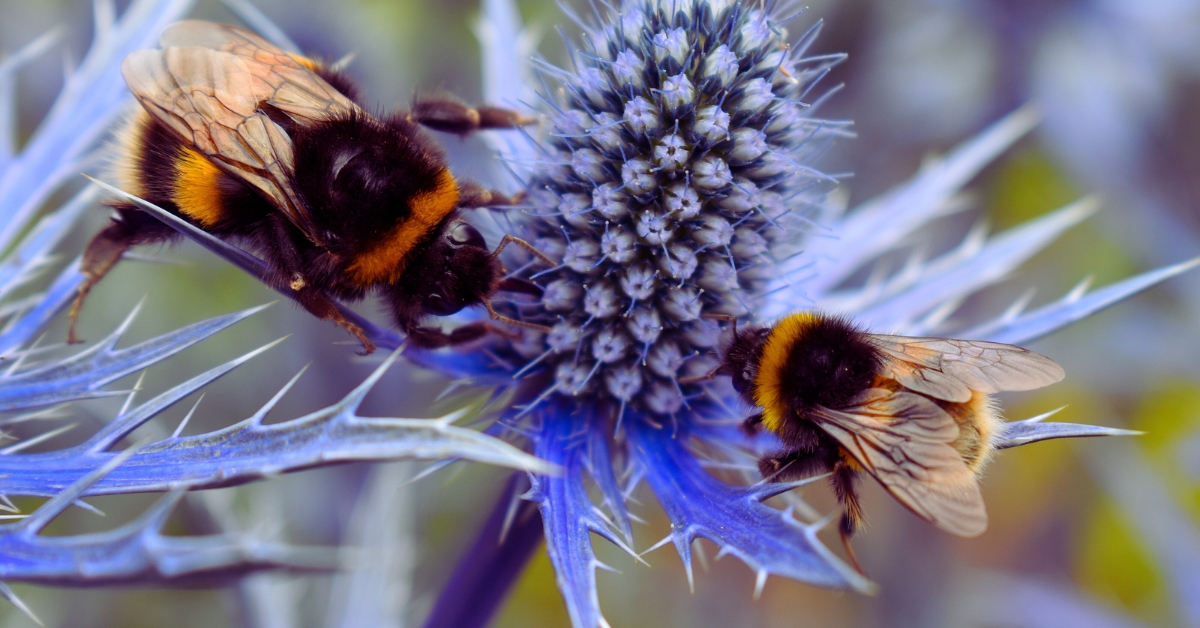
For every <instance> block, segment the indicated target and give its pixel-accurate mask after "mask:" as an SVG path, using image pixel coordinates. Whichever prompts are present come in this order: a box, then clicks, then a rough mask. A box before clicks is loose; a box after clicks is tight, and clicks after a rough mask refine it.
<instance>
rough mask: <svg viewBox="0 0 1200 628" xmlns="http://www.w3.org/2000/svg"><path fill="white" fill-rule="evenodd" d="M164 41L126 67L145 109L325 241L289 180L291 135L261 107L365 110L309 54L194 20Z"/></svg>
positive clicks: (316, 115)
mask: <svg viewBox="0 0 1200 628" xmlns="http://www.w3.org/2000/svg"><path fill="white" fill-rule="evenodd" d="M161 42H162V49H161V50H139V51H137V52H134V53H132V54H130V55H129V56H128V57H126V58H125V62H124V63H123V64H122V66H121V71H122V73H123V74H124V75H125V81H126V83H128V84H129V89H130V90H131V91H132V92H133V94H134V96H135V97H137V99H138V101H139V102H140V103H141V105H142V107H143V108H144V109H145V110H146V111H147V112H149V113H150V115H152V116H154V118H156V119H157V120H158V121H160V122H162V123H163V124H164V125H166V127H167V128H169V129H171V131H172V132H174V133H175V134H176V135H178V136H179V138H180V139H181V140H183V141H184V142H185V143H187V144H190V145H192V146H194V147H195V149H196V150H198V151H200V152H201V153H203V154H204V155H205V156H207V157H208V158H209V159H211V160H212V162H213V163H215V164H217V165H218V166H220V167H221V168H223V169H225V170H226V171H227V172H229V173H230V174H232V175H234V176H236V177H238V178H239V179H241V180H243V181H245V182H246V183H248V184H250V185H252V186H254V187H255V188H257V189H258V191H260V192H262V193H263V194H265V195H266V196H267V198H269V199H271V200H272V201H273V202H274V205H275V206H276V207H279V208H282V209H283V210H284V212H285V213H286V214H287V217H288V218H289V219H290V220H291V222H292V223H293V224H295V225H296V227H298V228H299V229H300V230H301V231H302V232H303V233H304V234H305V235H306V236H308V238H309V239H310V240H311V241H312V242H313V243H314V244H317V245H318V246H320V245H322V244H323V243H322V242H320V241H319V239H318V238H317V236H316V234H315V232H316V230H315V229H313V227H312V222H311V220H310V219H309V217H308V215H307V214H306V213H305V209H304V205H303V204H302V203H300V202H299V200H298V199H297V196H296V192H295V190H293V189H292V186H291V183H290V175H291V172H292V170H293V167H294V165H293V164H294V162H293V155H292V141H291V139H290V138H288V136H287V134H286V133H285V132H284V130H283V129H282V128H281V127H280V126H279V125H278V124H276V123H275V122H274V121H272V120H271V118H270V117H268V115H267V114H266V113H264V111H263V105H264V103H265V104H266V105H269V106H271V107H274V108H275V109H278V110H279V111H282V112H283V113H285V114H287V115H288V116H289V117H291V118H292V119H293V120H294V121H296V122H297V123H301V124H305V123H311V122H315V121H317V120H321V119H326V118H328V117H330V116H335V115H343V116H344V115H349V114H351V113H353V112H356V111H357V110H358V107H357V106H356V105H355V104H354V103H353V102H352V101H350V100H349V99H348V98H346V97H345V96H343V95H342V94H341V93H340V92H338V91H337V90H336V89H334V87H333V86H331V85H330V84H329V83H327V82H325V80H324V79H322V78H321V77H320V76H317V75H316V74H315V73H314V72H313V71H312V63H311V62H310V61H308V60H306V59H304V58H302V57H296V56H294V55H290V54H288V53H286V52H284V51H282V50H280V49H278V48H276V47H275V46H272V45H271V44H270V43H269V42H267V41H266V40H265V39H262V38H261V37H258V36H257V35H254V34H253V33H250V32H247V31H244V30H242V29H238V28H234V27H231V26H226V25H222V24H214V23H211V22H204V21H199V20H188V21H183V22H178V23H176V24H172V25H171V26H169V27H167V29H166V30H164V31H163V34H162V39H161Z"/></svg>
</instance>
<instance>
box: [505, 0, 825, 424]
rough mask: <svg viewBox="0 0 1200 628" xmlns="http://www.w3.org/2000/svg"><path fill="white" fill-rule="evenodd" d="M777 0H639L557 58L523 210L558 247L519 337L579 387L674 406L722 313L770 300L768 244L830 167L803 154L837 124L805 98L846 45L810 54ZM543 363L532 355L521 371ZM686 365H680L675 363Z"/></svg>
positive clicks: (797, 225) (662, 411)
mask: <svg viewBox="0 0 1200 628" xmlns="http://www.w3.org/2000/svg"><path fill="white" fill-rule="evenodd" d="M777 17H778V11H777V10H775V9H773V8H771V7H769V6H768V7H752V6H750V5H748V4H746V3H740V2H707V1H701V0H685V1H682V2H657V1H644V2H631V3H626V4H625V5H624V6H623V9H622V11H621V12H620V13H619V14H615V15H613V16H612V19H611V20H609V21H607V22H606V23H605V24H604V25H602V26H595V27H593V26H587V25H584V27H585V28H586V34H585V36H584V44H583V47H582V49H581V50H578V51H577V52H576V53H575V54H574V55H573V56H572V62H573V64H574V70H573V71H571V72H566V71H559V70H557V69H553V68H551V69H547V70H546V72H545V74H546V77H547V78H548V79H550V80H552V81H554V83H555V85H554V86H548V87H547V89H546V93H545V94H544V96H545V100H546V102H547V103H548V107H547V114H548V116H547V117H548V125H549V127H550V132H549V135H550V138H551V139H550V141H549V142H548V143H547V145H546V146H545V147H544V152H543V153H542V154H541V155H540V156H539V160H541V161H542V162H544V163H545V164H547V167H546V168H545V169H544V170H543V171H542V172H541V173H539V174H538V175H536V176H535V177H533V179H532V181H531V183H530V193H529V200H528V202H529V204H530V205H531V206H532V209H531V210H530V211H529V213H530V214H532V215H533V216H535V217H536V219H534V220H528V221H526V222H525V224H523V225H522V226H523V228H524V231H525V234H526V235H527V236H529V235H532V236H533V238H532V239H534V240H535V241H536V245H537V246H538V248H539V249H541V250H543V251H545V252H547V254H549V255H550V256H551V257H554V258H561V260H562V262H561V265H559V266H558V267H556V268H554V269H551V270H545V271H542V272H539V273H537V274H535V275H533V278H534V279H539V280H542V281H544V282H545V297H544V298H543V300H542V303H541V307H540V309H539V310H540V311H531V310H524V311H523V315H524V317H525V320H530V321H535V322H539V323H543V324H545V325H547V326H549V327H551V328H552V331H550V332H549V333H548V334H545V336H544V337H543V338H541V339H540V340H538V339H535V340H528V339H527V340H526V342H523V343H522V344H521V345H520V350H521V354H522V355H521V357H522V358H525V359H526V360H529V359H532V360H535V361H536V362H537V366H536V367H534V368H536V369H541V370H543V371H545V372H547V373H550V374H552V376H553V382H552V383H551V384H550V386H551V387H552V392H551V393H550V394H548V395H544V396H543V400H546V401H548V400H550V398H551V397H565V398H571V399H573V400H574V401H575V402H576V403H580V404H586V405H596V406H603V407H605V408H608V407H610V406H611V407H612V409H611V410H610V413H613V414H615V415H616V416H617V417H618V421H619V420H620V418H619V417H620V416H622V415H623V414H624V412H625V410H629V411H630V412H632V413H635V414H637V415H639V416H643V415H644V416H647V417H650V418H651V420H659V419H661V418H664V417H670V416H677V415H680V412H681V410H683V409H684V408H685V407H686V406H688V405H689V403H688V400H689V399H691V398H694V397H696V396H697V395H698V394H699V393H700V390H701V387H702V386H703V384H700V383H685V382H687V381H689V380H688V379H687V378H689V377H693V378H694V377H695V376H699V375H703V374H705V373H708V372H710V371H711V370H712V369H713V368H715V365H716V354H715V352H714V350H713V349H714V345H715V344H716V341H717V338H718V336H719V329H718V324H717V322H716V321H715V320H713V316H714V315H718V316H725V317H729V316H732V317H746V316H747V315H749V314H750V313H751V312H753V311H756V310H758V309H760V307H761V304H762V301H763V299H764V298H765V296H766V290H767V288H768V286H769V282H770V279H771V278H772V277H774V276H775V272H774V261H773V259H774V258H773V257H772V255H771V252H772V250H773V249H775V247H776V246H777V244H778V243H780V242H783V241H791V240H794V239H795V238H797V237H801V234H802V233H803V232H804V230H805V229H806V228H807V225H808V224H809V223H808V222H806V221H807V220H808V217H807V216H806V213H808V212H809V211H811V210H812V208H814V207H816V206H819V205H820V204H821V198H822V196H823V195H824V194H825V193H827V192H828V190H829V189H831V187H832V185H831V184H832V183H833V180H832V179H831V178H830V177H827V176H825V175H823V174H821V173H820V172H819V171H818V170H816V169H815V168H813V167H811V166H807V165H805V164H807V163H809V162H811V161H812V159H813V157H814V156H815V155H816V154H818V153H819V152H820V151H821V149H822V148H824V147H825V146H826V145H827V144H828V140H829V139H830V138H831V137H832V136H833V135H835V134H837V133H838V132H841V126H840V125H838V124H831V123H829V122H827V121H825V120H821V119H818V118H814V117H813V116H812V108H811V105H810V104H809V103H806V102H805V101H804V99H805V97H806V95H808V94H809V93H810V92H811V90H812V89H813V87H814V86H815V85H816V83H817V82H818V81H819V80H820V78H821V77H822V76H824V75H825V73H826V72H827V71H828V70H829V68H830V67H831V66H832V65H833V64H834V63H836V62H837V61H838V60H840V58H841V57H840V56H831V57H818V58H815V59H806V58H804V56H803V55H804V53H805V48H806V45H807V43H808V42H811V41H812V37H811V35H813V34H815V29H814V30H813V31H811V32H810V33H809V36H806V37H805V38H803V39H802V41H801V43H802V45H800V46H795V47H793V46H792V45H791V43H790V41H791V40H790V38H789V37H788V34H787V31H786V30H785V29H784V28H783V27H782V26H781V24H780V23H779V21H778V20H777ZM532 370H533V368H525V369H522V370H521V372H522V375H524V374H526V373H529V372H532ZM681 380H682V381H681Z"/></svg>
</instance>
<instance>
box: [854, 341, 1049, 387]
mask: <svg viewBox="0 0 1200 628" xmlns="http://www.w3.org/2000/svg"><path fill="white" fill-rule="evenodd" d="M870 338H871V341H872V342H873V343H874V344H875V346H876V347H878V348H879V349H880V350H881V351H882V352H883V354H884V356H885V358H887V359H886V360H885V361H884V364H883V365H882V372H881V373H880V375H882V376H883V377H888V378H892V379H895V380H896V381H897V382H899V383H900V384H901V385H902V386H904V387H905V388H909V389H911V390H914V391H916V392H919V393H922V394H926V395H929V396H931V397H936V398H938V399H944V400H946V401H953V402H957V403H964V402H966V401H968V400H970V399H971V391H972V390H977V391H979V392H982V393H989V394H990V393H996V392H1001V391H1005V390H1032V389H1034V388H1041V387H1042V386H1048V385H1050V384H1053V383H1055V382H1058V381H1060V380H1062V378H1063V376H1064V375H1065V373H1064V372H1063V369H1062V367H1061V366H1059V365H1058V363H1056V362H1055V361H1054V360H1051V359H1050V358H1047V357H1046V356H1044V355H1041V354H1038V353H1034V352H1032V351H1030V350H1028V349H1023V348H1021V347H1017V346H1013V345H1006V344H1000V343H998V342H987V341H983V340H954V339H949V338H909V337H906V336H885V335H879V334H871V335H870Z"/></svg>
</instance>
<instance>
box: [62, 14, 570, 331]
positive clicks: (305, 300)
mask: <svg viewBox="0 0 1200 628" xmlns="http://www.w3.org/2000/svg"><path fill="white" fill-rule="evenodd" d="M161 41H162V49H161V50H140V51H137V52H134V53H132V54H130V55H129V56H128V57H126V58H125V61H124V63H123V64H122V66H121V71H122V73H123V74H124V77H125V82H126V83H127V84H128V85H129V89H130V91H131V92H133V95H134V96H135V97H136V98H137V100H138V102H139V104H141V106H142V108H141V110H139V111H137V112H136V113H135V114H134V115H133V116H131V118H130V119H129V121H128V123H127V124H126V127H125V129H124V131H123V133H122V134H121V135H120V136H119V138H118V141H119V145H118V151H117V158H116V160H115V164H114V165H115V171H116V172H115V177H116V179H117V183H118V185H119V187H121V188H123V189H124V190H125V191H127V192H129V193H131V194H134V195H136V196H139V197H142V198H144V199H146V200H148V201H150V202H152V203H154V204H156V205H159V206H160V207H163V208H164V209H166V210H168V211H170V212H171V213H173V214H176V215H178V216H179V217H181V218H183V219H184V220H187V221H188V222H191V223H192V224H193V225H196V226H198V227H200V228H201V229H204V230H205V231H207V232H209V233H211V234H213V235H215V236H217V237H220V238H223V239H233V240H238V241H242V242H246V243H248V244H250V245H251V248H253V249H254V250H255V251H256V252H258V253H259V254H261V255H262V256H263V258H264V260H265V261H266V264H267V269H268V273H269V277H268V280H269V281H270V283H272V284H273V286H272V287H274V288H276V289H278V290H283V291H291V293H292V294H293V295H294V297H295V299H296V301H298V302H299V303H300V305H302V306H303V307H304V308H305V309H307V310H308V311H309V312H311V313H312V314H314V315H315V316H317V317H318V318H322V319H327V320H332V321H334V322H335V323H337V324H338V325H341V326H342V327H344V328H345V329H346V330H347V331H349V332H351V333H353V334H354V335H355V336H356V337H357V338H358V339H359V340H360V341H361V342H362V344H363V348H364V349H365V350H366V352H367V353H370V352H371V351H373V350H374V349H375V347H374V345H373V344H372V343H371V341H370V340H369V339H367V337H366V335H365V334H364V333H363V330H362V329H361V328H359V327H358V326H357V325H355V324H353V323H351V322H350V321H348V320H346V319H345V318H344V317H343V316H342V315H341V313H340V312H339V310H338V308H337V306H336V304H335V303H334V302H333V301H332V300H331V298H330V297H331V296H333V297H337V298H341V299H348V300H352V301H353V300H358V299H361V298H363V297H364V296H366V294H367V293H369V292H373V291H374V292H379V293H380V294H381V295H382V297H383V298H384V300H385V301H386V302H387V303H388V304H389V305H390V309H391V313H392V316H393V317H394V319H395V321H396V324H397V326H399V327H400V329H402V330H403V331H404V332H405V333H406V334H407V335H408V338H409V340H410V342H412V343H414V344H416V345H419V346H424V347H439V346H445V345H449V344H457V343H460V342H466V341H469V340H472V339H475V338H479V337H480V336H482V335H484V334H486V333H488V332H489V331H500V332H501V333H505V332H504V330H502V329H500V328H497V327H494V326H493V325H492V324H491V323H489V322H476V323H471V324H469V325H464V326H462V327H459V328H458V329H455V330H454V331H452V332H449V333H446V332H443V331H442V330H440V329H437V328H435V327H426V326H423V325H421V320H422V319H423V318H425V317H426V316H428V315H436V316H445V315H449V314H453V313H455V312H458V311H459V310H461V309H462V308H464V307H468V306H472V305H477V304H482V305H484V306H485V307H487V310H488V313H489V314H491V316H492V318H493V319H496V320H498V321H500V322H503V323H507V324H509V325H515V326H521V327H532V328H537V329H543V330H547V331H548V329H547V328H545V327H542V326H540V325H533V324H530V323H524V322H521V321H517V320H513V319H510V318H506V317H504V316H500V315H499V314H497V313H496V311H495V310H494V309H493V308H492V306H491V303H490V300H491V297H492V296H493V295H494V294H495V293H496V291H498V290H510V291H520V292H532V293H534V294H539V293H540V290H539V289H538V288H537V286H535V285H533V284H532V283H530V282H527V281H523V280H519V279H506V278H504V274H505V273H504V270H503V268H502V266H501V264H500V260H499V258H498V255H499V253H500V251H501V249H503V248H504V247H505V245H507V244H509V243H514V244H517V245H520V246H523V247H525V248H526V249H528V250H529V251H530V253H532V254H534V255H535V256H537V257H539V258H541V259H542V260H543V261H545V262H547V263H549V264H550V265H553V262H551V261H550V260H549V259H548V258H547V257H546V256H545V255H543V254H542V253H540V252H538V251H537V250H535V249H534V248H533V247H532V246H530V245H529V244H528V243H526V242H525V241H523V240H520V239H518V238H514V237H512V236H505V238H504V239H503V240H502V241H501V242H500V245H499V246H498V247H496V249H495V250H494V251H489V250H488V248H487V245H486V243H485V242H484V239H483V236H481V235H480V234H479V232H478V231H477V230H476V229H475V228H474V227H472V226H471V225H469V224H467V223H466V222H464V221H462V220H461V219H460V218H459V216H458V214H459V211H460V210H461V209H469V208H474V207H484V206H496V205H506V204H511V203H512V202H513V201H512V199H509V198H507V197H505V196H504V195H502V194H498V193H495V192H491V191H489V190H486V189H484V188H481V187H479V186H477V185H474V184H471V183H466V182H462V181H459V180H457V179H455V177H454V176H453V175H452V174H451V172H450V170H449V168H447V166H446V159H445V155H444V154H443V152H442V150H441V148H440V147H439V146H438V145H437V144H436V143H435V142H434V141H433V139H432V138H430V137H429V136H428V135H427V134H426V132H425V131H424V130H423V129H422V127H427V128H432V129H436V130H440V131H445V132H449V133H455V134H458V135H466V134H468V133H471V132H474V131H477V130H480V129H505V128H514V127H517V126H520V125H522V124H527V123H529V122H531V120H529V119H527V118H524V117H522V116H520V115H519V114H517V113H516V112H512V111H508V110H504V109H497V108H495V107H478V108H474V109H472V108H470V107H467V106H466V105H464V104H462V103H460V102H458V101H457V100H454V99H452V98H448V97H433V98H422V99H417V100H416V101H415V102H414V104H413V107H412V109H411V110H409V111H397V112H395V113H392V114H389V115H385V116H381V117H376V116H375V115H372V114H371V113H369V112H368V111H367V110H366V108H365V105H364V104H363V103H362V100H361V99H360V98H359V96H358V93H357V89H356V88H355V86H354V84H353V83H352V82H351V81H350V79H349V78H348V77H347V76H346V75H345V74H342V73H340V72H337V71H334V70H331V69H329V68H326V67H325V66H323V65H321V64H320V63H318V62H317V61H314V60H312V59H308V58H305V57H301V56H298V55H293V54H290V53H287V52H285V51H283V50H280V49H279V48H277V47H275V46H273V45H271V44H270V43H269V42H267V41H266V40H264V39H263V38H261V37H259V36H257V35H255V34H254V33H251V32H249V31H246V30H243V29H240V28H235V27H232V26H226V25H223V24H214V23H212V22H203V21H198V20H189V21H184V22H178V23H176V24H172V25H171V26H169V27H168V28H167V29H166V30H164V31H163V34H162V39H161ZM115 209H116V216H115V217H114V218H113V223H112V224H111V225H110V226H109V227H108V228H106V229H104V230H103V231H101V232H100V233H98V234H97V235H96V236H95V237H94V238H93V239H92V241H91V243H89V244H88V247H87V250H86V251H85V252H84V256H83V264H82V272H83V273H84V275H85V276H86V277H87V280H86V282H85V283H84V284H83V286H82V287H81V288H80V290H79V295H78V297H77V298H76V300H75V304H74V306H73V307H72V308H71V313H70V331H69V332H68V340H69V341H72V342H74V341H76V337H75V323H76V321H77V319H78V317H79V312H80V308H81V307H82V306H83V301H84V298H85V297H86V296H87V294H88V291H89V290H91V288H92V286H94V285H95V284H96V282H98V281H100V279H102V278H103V277H104V275H105V274H106V273H108V271H109V270H110V269H111V268H112V266H113V265H114V264H116V263H117V261H118V260H120V258H121V256H122V254H123V253H124V252H125V251H126V250H127V249H129V248H130V247H131V246H135V245H139V244H146V243H155V242H163V241H170V240H174V239H177V238H178V237H179V236H178V234H177V233H176V232H175V231H174V230H173V229H172V228H170V227H168V226H166V225H165V224H163V223H161V222H159V221H158V220H157V219H155V218H154V217H153V216H151V215H150V214H147V213H144V212H142V211H140V210H138V209H137V208H136V207H135V206H134V205H132V204H128V203H118V204H116V205H115Z"/></svg>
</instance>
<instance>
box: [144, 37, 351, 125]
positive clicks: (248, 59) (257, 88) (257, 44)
mask: <svg viewBox="0 0 1200 628" xmlns="http://www.w3.org/2000/svg"><path fill="white" fill-rule="evenodd" d="M161 42H162V48H163V50H167V49H168V48H187V47H198V48H205V49H209V50H215V51H217V52H224V53H229V54H231V55H234V56H236V57H238V58H239V59H241V60H242V62H243V63H244V64H245V66H246V68H247V69H248V70H249V72H250V76H251V79H252V82H251V84H250V85H249V90H250V93H251V94H252V95H253V97H254V98H256V99H257V100H256V102H267V103H270V104H271V105H272V106H274V107H276V108H278V109H279V110H280V111H283V112H284V113H286V114H288V115H289V116H291V117H292V118H293V119H294V120H296V122H298V123H300V124H306V125H307V124H311V123H313V122H318V121H321V120H326V119H328V118H330V117H335V116H336V117H346V116H348V115H350V114H351V113H354V112H357V111H358V106H357V105H355V104H354V102H353V101H351V100H350V99H349V98H347V97H346V96H345V95H344V94H342V93H341V92H339V91H338V90H337V89H335V88H334V87H333V86H332V85H330V84H329V83H327V82H325V80H324V79H322V78H321V77H320V76H317V74H315V73H314V70H315V69H316V64H315V63H314V62H313V61H311V60H309V59H306V58H304V57H301V56H299V55H294V54H291V53H288V52H285V51H283V50H280V49H279V48H276V47H275V46H274V45H272V44H271V43H270V42H268V41H267V40H265V39H263V38H262V37H259V36H258V35H256V34H254V33H252V32H250V31H248V30H245V29H242V28H237V27H236V26H230V25H228V24H217V23H215V22H206V21H203V20H184V21H182V22H176V23H174V24H172V25H170V26H168V27H167V28H166V30H164V31H163V34H162V38H161Z"/></svg>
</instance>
